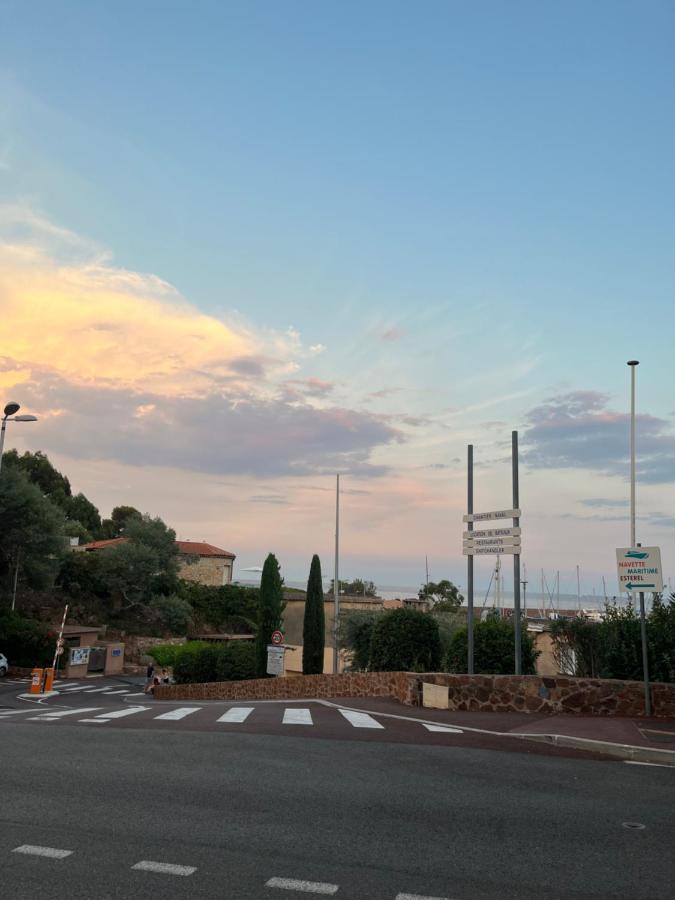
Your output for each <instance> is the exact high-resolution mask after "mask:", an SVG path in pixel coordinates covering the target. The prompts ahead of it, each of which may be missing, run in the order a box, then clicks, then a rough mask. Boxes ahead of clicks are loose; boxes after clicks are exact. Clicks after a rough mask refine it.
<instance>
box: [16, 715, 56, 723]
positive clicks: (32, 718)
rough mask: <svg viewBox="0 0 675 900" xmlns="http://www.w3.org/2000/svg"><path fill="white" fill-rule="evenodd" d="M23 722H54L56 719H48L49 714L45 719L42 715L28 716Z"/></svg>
mask: <svg viewBox="0 0 675 900" xmlns="http://www.w3.org/2000/svg"><path fill="white" fill-rule="evenodd" d="M24 722H56V719H50V718H49V716H47V718H46V719H44V718H43V717H42V716H30V717H29V718H28V719H24Z"/></svg>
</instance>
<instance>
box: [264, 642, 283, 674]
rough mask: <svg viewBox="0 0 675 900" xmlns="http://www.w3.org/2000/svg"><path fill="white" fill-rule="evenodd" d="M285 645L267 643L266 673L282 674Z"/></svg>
mask: <svg viewBox="0 0 675 900" xmlns="http://www.w3.org/2000/svg"><path fill="white" fill-rule="evenodd" d="M285 650H286V648H285V647H279V646H277V645H275V644H268V645H267V674H268V675H283V674H284V652H285Z"/></svg>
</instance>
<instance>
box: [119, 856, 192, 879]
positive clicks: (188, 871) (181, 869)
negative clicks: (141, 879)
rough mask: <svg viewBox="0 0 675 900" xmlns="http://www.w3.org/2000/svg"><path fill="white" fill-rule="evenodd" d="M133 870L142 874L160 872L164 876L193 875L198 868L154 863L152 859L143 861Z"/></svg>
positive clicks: (133, 867)
mask: <svg viewBox="0 0 675 900" xmlns="http://www.w3.org/2000/svg"><path fill="white" fill-rule="evenodd" d="M131 868H132V869H138V870H139V871H141V872H160V873H161V874H162V875H192V873H193V872H196V871H197V867H196V866H175V865H173V864H172V863H161V862H153V861H152V860H150V859H142V860H141V861H140V862H137V863H136V865H135V866H132V867H131Z"/></svg>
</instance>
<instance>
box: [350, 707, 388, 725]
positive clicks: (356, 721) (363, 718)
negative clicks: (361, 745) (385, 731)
mask: <svg viewBox="0 0 675 900" xmlns="http://www.w3.org/2000/svg"><path fill="white" fill-rule="evenodd" d="M340 712H341V713H342V715H343V716H344V717H345V719H346V720H347V721H348V722H349V724H350V725H353V726H354V728H384V725H382V724H381V723H380V722H378V721H377V719H374V718H373V717H372V716H369V715H368V713H361V712H352V710H351V709H341V710H340Z"/></svg>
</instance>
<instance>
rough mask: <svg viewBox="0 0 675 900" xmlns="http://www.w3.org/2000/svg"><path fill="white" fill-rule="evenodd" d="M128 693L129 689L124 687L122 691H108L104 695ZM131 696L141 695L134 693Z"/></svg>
mask: <svg viewBox="0 0 675 900" xmlns="http://www.w3.org/2000/svg"><path fill="white" fill-rule="evenodd" d="M128 693H129V691H128V690H127V689H126V688H125V689H124V690H122V691H108V693H107V695H106V696H108V697H112V696H113V695H114V694H128ZM133 696H136V697H140V696H141V695H140V694H134V695H133Z"/></svg>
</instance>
